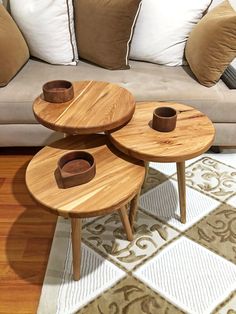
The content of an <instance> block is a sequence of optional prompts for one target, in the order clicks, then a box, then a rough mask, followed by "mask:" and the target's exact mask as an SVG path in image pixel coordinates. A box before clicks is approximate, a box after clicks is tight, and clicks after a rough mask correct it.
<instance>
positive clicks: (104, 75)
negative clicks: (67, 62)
mask: <svg viewBox="0 0 236 314" xmlns="http://www.w3.org/2000/svg"><path fill="white" fill-rule="evenodd" d="M130 64H131V69H130V70H128V71H122V70H120V71H115V72H114V71H109V70H106V69H103V68H100V67H97V66H94V65H91V64H89V63H86V62H82V61H81V62H80V64H79V66H77V67H68V66H53V65H50V64H47V63H44V62H40V61H38V60H37V61H36V60H32V59H30V60H29V61H28V63H27V64H26V65H25V66H24V68H23V69H22V70H21V71H20V72H19V73H18V74H17V75H16V77H15V78H14V79H13V80H12V81H11V82H10V83H9V84H8V86H6V87H4V88H0V112H1V114H0V124H9V123H10V124H34V123H37V122H36V120H35V118H34V115H33V112H32V103H33V100H34V99H35V97H36V96H38V95H39V94H40V93H41V92H42V85H43V84H44V83H45V81H49V80H54V79H66V80H70V81H76V80H77V81H79V80H103V81H108V82H113V83H116V84H119V85H121V86H123V87H125V88H127V89H128V90H129V91H131V92H132V93H133V94H134V96H135V99H136V101H176V102H181V103H185V104H189V105H193V106H195V107H196V108H198V109H199V110H201V111H202V112H204V113H205V114H207V115H208V116H209V117H210V119H211V120H212V121H213V122H215V123H216V122H219V123H236V103H235V102H236V90H230V89H229V88H228V87H227V86H226V85H225V83H223V81H222V80H220V81H219V82H218V83H217V84H216V85H215V86H213V87H211V88H207V87H204V86H202V85H200V84H199V83H198V82H197V81H196V79H195V78H194V77H193V75H192V74H191V72H190V70H189V68H188V67H187V66H184V67H166V66H161V65H157V64H152V63H147V62H137V61H131V62H130ZM225 108H227V110H226V109H225ZM0 145H1V143H0Z"/></svg>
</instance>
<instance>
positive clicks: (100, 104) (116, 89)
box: [33, 81, 135, 134]
mask: <svg viewBox="0 0 236 314" xmlns="http://www.w3.org/2000/svg"><path fill="white" fill-rule="evenodd" d="M73 87H74V98H73V99H72V100H70V101H68V102H65V103H49V102H47V101H45V100H44V98H43V94H41V95H40V96H39V97H37V98H36V100H35V101H34V104H33V112H34V115H35V117H36V119H37V120H38V121H39V123H41V124H42V125H44V126H46V127H47V128H50V129H52V130H55V131H59V132H63V133H67V134H92V133H98V132H103V131H107V130H111V129H114V128H116V127H119V126H120V125H122V124H124V123H126V122H128V121H129V120H130V119H131V118H132V116H133V113H134V110H135V100H134V97H133V95H132V94H131V93H130V92H129V91H128V90H127V89H125V88H122V87H120V86H118V85H115V84H111V83H107V82H100V81H80V82H73Z"/></svg>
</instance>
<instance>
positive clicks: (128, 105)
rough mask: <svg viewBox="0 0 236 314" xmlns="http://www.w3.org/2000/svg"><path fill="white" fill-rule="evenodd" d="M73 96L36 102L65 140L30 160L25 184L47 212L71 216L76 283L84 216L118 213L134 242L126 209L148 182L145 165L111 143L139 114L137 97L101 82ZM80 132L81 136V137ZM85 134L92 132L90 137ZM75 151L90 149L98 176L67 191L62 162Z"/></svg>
mask: <svg viewBox="0 0 236 314" xmlns="http://www.w3.org/2000/svg"><path fill="white" fill-rule="evenodd" d="M73 89H74V98H73V99H72V100H70V101H68V102H65V103H50V102H47V101H45V99H44V96H43V94H41V95H40V96H38V97H37V98H36V99H35V101H34V104H33V112H34V115H35V118H36V119H37V120H38V121H39V123H41V124H42V125H44V126H45V127H47V128H50V129H52V130H55V131H59V132H63V133H65V135H66V136H68V135H75V136H69V137H66V138H65V139H63V140H60V141H58V142H55V143H53V144H51V145H49V146H46V147H45V148H43V149H42V150H41V151H40V152H39V153H38V154H37V155H36V156H35V157H34V158H33V159H32V160H31V162H30V164H29V166H28V168H27V171H26V184H27V187H28V189H29V191H30V193H31V194H32V196H33V197H34V198H35V199H36V200H37V201H38V202H39V203H41V204H42V205H44V207H45V209H47V210H50V211H52V212H53V213H55V214H57V215H61V216H64V217H70V218H71V227H72V251H73V269H74V279H75V280H78V279H79V277H80V242H81V223H80V218H83V217H93V216H97V215H105V214H107V213H109V212H111V211H114V210H118V211H119V213H120V216H121V220H122V223H123V225H124V228H125V230H126V233H127V237H128V239H129V240H132V230H131V227H130V223H129V219H128V216H127V211H126V208H125V205H126V204H127V203H128V202H130V201H131V208H132V207H135V206H136V205H137V204H136V200H137V194H138V192H139V190H140V187H141V185H142V183H143V180H144V176H145V168H144V165H143V162H142V161H137V160H134V159H133V158H129V157H127V156H125V155H123V154H122V153H121V152H120V151H118V150H117V149H115V148H114V147H113V146H112V145H110V144H109V141H108V139H107V137H106V136H105V135H95V134H94V133H98V132H103V131H108V130H111V129H114V128H117V127H119V126H121V125H123V124H124V123H127V122H128V121H129V120H130V119H131V118H132V116H133V113H134V111H135V100H134V97H133V95H132V94H131V93H130V92H129V91H128V90H126V89H125V88H122V87H120V86H118V85H115V84H111V83H107V82H101V81H79V82H73ZM76 134H80V136H79V135H76ZM82 134H93V135H90V136H88V135H87V136H85V135H83V136H82ZM73 150H85V151H87V152H90V153H91V154H92V155H93V157H94V158H95V162H96V169H97V170H96V171H97V172H96V175H95V177H94V178H93V179H92V180H91V181H90V182H88V183H86V184H83V185H78V186H74V187H71V188H67V189H63V188H62V187H61V185H60V179H59V178H58V170H57V161H58V160H59V158H60V157H61V156H62V155H63V154H65V153H68V152H70V151H73Z"/></svg>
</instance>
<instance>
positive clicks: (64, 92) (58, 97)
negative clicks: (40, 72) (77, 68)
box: [43, 80, 74, 103]
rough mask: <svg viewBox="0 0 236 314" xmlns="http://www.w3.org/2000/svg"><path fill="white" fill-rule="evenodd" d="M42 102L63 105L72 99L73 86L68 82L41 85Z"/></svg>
mask: <svg viewBox="0 0 236 314" xmlns="http://www.w3.org/2000/svg"><path fill="white" fill-rule="evenodd" d="M43 95H44V100H46V101H48V102H52V103H63V102H67V101H69V100H71V99H72V98H73V97H74V89H73V85H72V83H71V82H69V81H63V80H56V81H50V82H47V83H45V84H44V85H43Z"/></svg>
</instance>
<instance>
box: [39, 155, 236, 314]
mask: <svg viewBox="0 0 236 314" xmlns="http://www.w3.org/2000/svg"><path fill="white" fill-rule="evenodd" d="M186 200H187V223H186V224H184V225H183V224H181V223H180V222H179V205H178V190H177V181H176V169H175V164H173V163H172V164H171V163H165V164H164V163H162V164H161V163H150V168H149V176H148V178H147V180H146V184H145V186H144V187H143V189H142V195H141V197H140V202H139V210H138V215H137V221H136V223H135V235H134V240H133V241H132V242H129V241H127V240H126V237H125V235H124V232H123V228H122V225H121V222H120V218H119V216H118V214H117V213H112V214H110V215H106V216H103V217H97V218H92V219H86V220H84V221H83V229H82V239H83V240H82V242H83V244H82V261H81V279H80V280H79V281H77V282H75V281H73V280H72V257H71V239H70V221H69V220H65V219H63V218H58V222H57V226H56V230H55V235H54V239H53V244H52V248H51V253H50V257H49V261H48V267H47V271H46V275H45V279H44V284H43V288H42V294H41V299H40V303H39V308H38V314H54V313H57V314H71V313H78V314H91V313H92V314H136V313H137V314H139V313H140V314H159V313H160V314H162V313H163V314H172V313H173V314H175V313H189V314H209V313H219V314H236V154H204V155H202V156H201V157H199V158H195V159H192V160H190V161H188V162H186Z"/></svg>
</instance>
